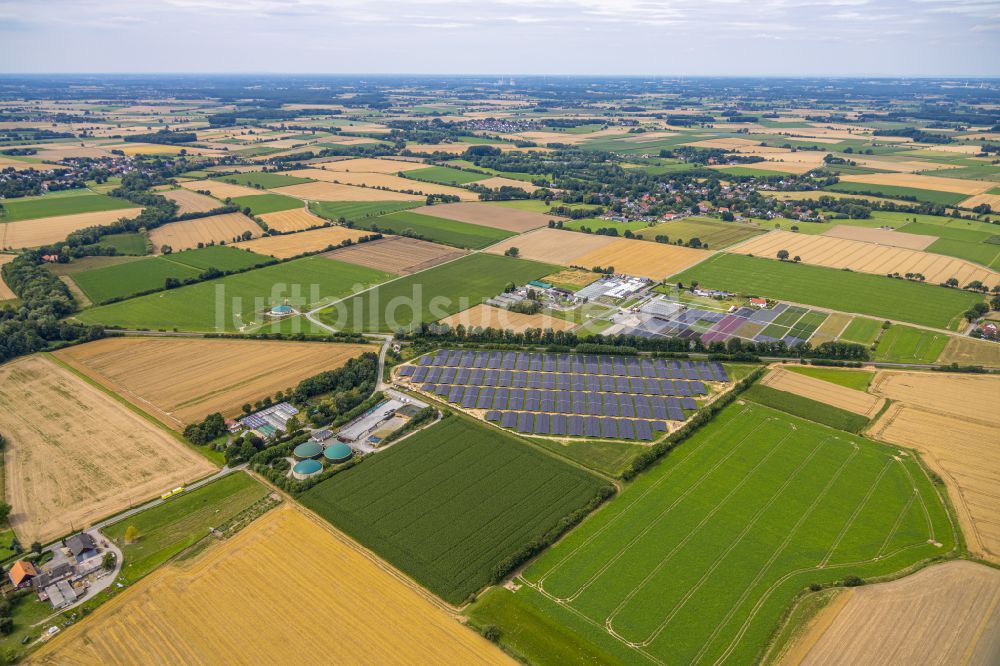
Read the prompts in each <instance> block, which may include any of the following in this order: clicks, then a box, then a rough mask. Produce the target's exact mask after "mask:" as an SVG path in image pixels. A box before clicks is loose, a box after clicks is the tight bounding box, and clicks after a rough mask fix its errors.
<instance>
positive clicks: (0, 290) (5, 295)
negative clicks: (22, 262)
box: [0, 254, 17, 301]
mask: <svg viewBox="0 0 1000 666" xmlns="http://www.w3.org/2000/svg"><path fill="white" fill-rule="evenodd" d="M16 256H17V255H14V254H0V269H2V268H3V265H4V264H6V263H9V262H11V261H14V257H16ZM12 298H17V294H15V293H14V292H13V291H11V289H10V287H8V286H7V283H6V282H4V281H3V274H2V273H0V301H6V300H10V299H12Z"/></svg>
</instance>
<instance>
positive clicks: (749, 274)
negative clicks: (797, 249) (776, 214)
mask: <svg viewBox="0 0 1000 666" xmlns="http://www.w3.org/2000/svg"><path fill="white" fill-rule="evenodd" d="M670 280H671V281H672V282H683V283H684V284H690V283H691V282H692V281H693V280H696V281H698V282H699V283H700V284H702V285H703V286H705V287H710V288H715V289H726V290H729V291H733V292H740V293H749V294H758V295H761V296H768V297H771V298H777V299H781V300H786V301H792V302H794V303H808V304H810V305H816V306H819V307H826V308H830V309H832V310H840V311H842V312H857V313H859V314H865V315H871V316H873V317H885V318H887V319H896V320H899V321H907V322H911V323H914V324H923V325H925V326H936V327H938V328H948V327H956V326H958V324H959V323H960V322H961V315H962V313H963V312H965V311H966V310H968V309H969V308H970V307H971V306H972V304H973V303H976V302H979V301H981V300H982V296H979V295H976V294H973V293H970V292H965V291H959V290H957V289H947V288H945V287H939V286H937V285H930V284H917V283H915V282H909V281H905V280H893V279H890V278H887V277H884V276H881V275H869V274H866V273H852V272H849V271H838V270H835V269H833V268H824V267H822V266H808V265H804V264H792V263H789V262H782V261H775V260H772V259H764V258H761V257H747V256H744V255H737V254H717V255H715V256H714V257H711V258H709V259H707V260H706V261H703V262H702V263H700V264H698V265H697V266H694V267H693V268H689V269H688V270H686V271H684V272H683V273H680V274H678V275H675V276H673V277H672V278H670Z"/></svg>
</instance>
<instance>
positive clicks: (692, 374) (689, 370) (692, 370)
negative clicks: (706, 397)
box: [684, 361, 699, 379]
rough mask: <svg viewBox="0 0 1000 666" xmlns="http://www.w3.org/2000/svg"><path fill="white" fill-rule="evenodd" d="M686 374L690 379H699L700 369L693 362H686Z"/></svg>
mask: <svg viewBox="0 0 1000 666" xmlns="http://www.w3.org/2000/svg"><path fill="white" fill-rule="evenodd" d="M684 372H685V373H686V374H687V378H688V379H698V378H699V377H698V368H696V367H694V362H693V361H685V362H684Z"/></svg>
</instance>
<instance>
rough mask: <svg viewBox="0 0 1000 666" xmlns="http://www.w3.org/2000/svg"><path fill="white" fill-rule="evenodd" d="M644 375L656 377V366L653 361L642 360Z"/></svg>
mask: <svg viewBox="0 0 1000 666" xmlns="http://www.w3.org/2000/svg"><path fill="white" fill-rule="evenodd" d="M640 365H642V376H643V377H656V366H655V365H654V364H653V362H652V361H645V360H644V361H642V363H641V364H640Z"/></svg>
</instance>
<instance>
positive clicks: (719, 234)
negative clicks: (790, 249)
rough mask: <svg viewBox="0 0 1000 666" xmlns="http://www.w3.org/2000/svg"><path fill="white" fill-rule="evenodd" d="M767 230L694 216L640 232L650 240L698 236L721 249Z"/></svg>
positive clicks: (689, 239)
mask: <svg viewBox="0 0 1000 666" xmlns="http://www.w3.org/2000/svg"><path fill="white" fill-rule="evenodd" d="M766 232H767V230H766V229H761V228H759V227H755V226H750V225H748V224H741V223H738V222H722V221H719V220H711V219H707V218H697V217H692V218H686V219H683V220H675V221H671V222H663V223H661V224H657V225H654V226H652V227H647V228H645V229H643V230H642V231H641V232H640V233H641V234H642V237H643V238H644V239H645V240H650V241H651V240H654V239H655V238H656V237H657V236H666V237H667V238H668V239H669V241H670V242H671V243H675V242H677V241H679V240H682V241H684V242H689V241H691V239H693V238H697V239H699V240H700V241H701V242H702V243H703V244H704V245H705V246H706V247H709V248H711V249H713V250H719V249H722V248H724V247H729V246H730V245H734V244H736V243H740V242H742V241H745V240H747V239H748V238H753V237H754V236H758V235H760V234H763V233H766Z"/></svg>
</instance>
